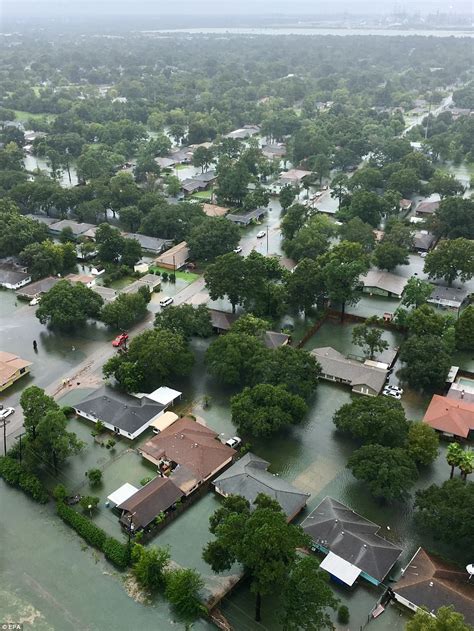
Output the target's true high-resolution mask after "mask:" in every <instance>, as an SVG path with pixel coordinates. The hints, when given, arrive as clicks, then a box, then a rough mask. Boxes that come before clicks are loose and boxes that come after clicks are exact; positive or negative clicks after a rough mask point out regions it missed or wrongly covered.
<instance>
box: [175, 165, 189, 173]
mask: <svg viewBox="0 0 474 631" xmlns="http://www.w3.org/2000/svg"><path fill="white" fill-rule="evenodd" d="M190 166H191V165H190V164H176V165H175V167H174V168H175V169H176V171H181V170H182V169H189V167H190Z"/></svg>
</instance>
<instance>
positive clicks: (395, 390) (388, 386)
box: [384, 384, 403, 394]
mask: <svg viewBox="0 0 474 631" xmlns="http://www.w3.org/2000/svg"><path fill="white" fill-rule="evenodd" d="M384 390H391V391H392V392H398V394H403V388H400V387H399V386H393V385H390V384H388V385H387V386H385V388H384Z"/></svg>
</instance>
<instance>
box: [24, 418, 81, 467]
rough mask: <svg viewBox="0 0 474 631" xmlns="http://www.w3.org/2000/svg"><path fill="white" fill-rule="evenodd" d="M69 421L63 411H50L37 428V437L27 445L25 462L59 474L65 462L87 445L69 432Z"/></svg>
mask: <svg viewBox="0 0 474 631" xmlns="http://www.w3.org/2000/svg"><path fill="white" fill-rule="evenodd" d="M66 428H67V419H66V417H65V416H64V413H63V412H62V411H61V410H53V409H50V410H49V411H47V412H46V414H45V415H44V416H43V418H42V419H41V420H40V421H39V423H38V424H37V426H36V430H35V433H36V437H35V439H34V440H32V439H31V440H28V441H27V443H26V450H25V460H26V461H27V462H30V463H32V464H33V463H34V466H35V467H36V468H39V467H41V466H42V465H43V464H46V465H49V466H51V467H52V468H53V469H54V471H55V472H57V471H58V470H59V468H60V466H61V465H62V464H63V463H64V462H65V460H66V459H67V458H68V457H69V456H71V455H73V454H76V453H78V452H79V451H81V449H83V448H84V445H85V443H83V442H82V441H81V440H79V439H78V438H77V436H76V434H75V433H74V432H68V431H67V429H66Z"/></svg>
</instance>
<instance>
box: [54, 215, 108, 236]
mask: <svg viewBox="0 0 474 631" xmlns="http://www.w3.org/2000/svg"><path fill="white" fill-rule="evenodd" d="M64 228H70V229H71V230H72V234H73V236H74V237H75V238H76V239H77V238H78V237H81V236H84V235H85V233H88V234H89V235H92V236H93V237H94V236H95V232H96V230H97V226H95V225H94V224H92V223H79V222H78V221H73V220H72V219H61V220H60V221H56V222H55V223H51V224H49V226H48V230H49V232H50V233H51V234H52V235H53V236H55V237H58V236H59V235H60V234H61V231H62V230H64Z"/></svg>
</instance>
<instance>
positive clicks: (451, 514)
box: [415, 479, 474, 550]
mask: <svg viewBox="0 0 474 631" xmlns="http://www.w3.org/2000/svg"><path fill="white" fill-rule="evenodd" d="M415 509H416V513H415V517H416V520H417V522H418V524H419V525H420V526H421V528H422V529H424V530H426V531H428V532H430V533H431V534H432V535H433V536H434V537H436V539H440V540H441V541H444V542H446V543H448V544H452V545H455V546H457V547H459V548H460V549H463V548H464V549H465V550H466V549H472V541H473V537H474V521H473V519H472V515H474V482H463V481H462V480H459V479H454V480H446V482H443V484H442V485H441V486H438V485H436V484H432V485H431V486H429V487H428V488H427V489H422V490H420V491H417V493H416V499H415ZM466 546H467V547H466Z"/></svg>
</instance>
